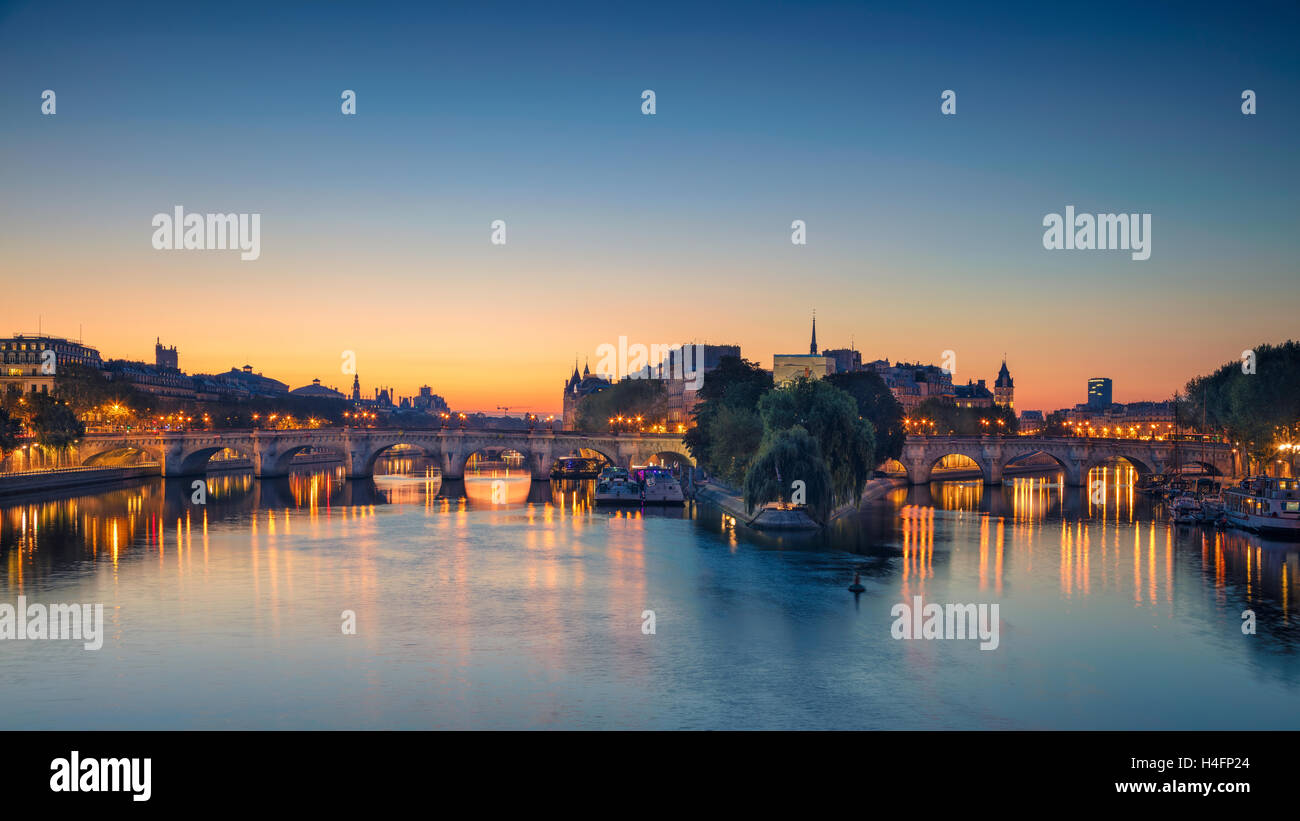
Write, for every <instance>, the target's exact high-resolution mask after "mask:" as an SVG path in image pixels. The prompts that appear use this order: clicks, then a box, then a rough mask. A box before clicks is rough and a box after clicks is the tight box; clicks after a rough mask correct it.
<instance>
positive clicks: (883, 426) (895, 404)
mask: <svg viewBox="0 0 1300 821" xmlns="http://www.w3.org/2000/svg"><path fill="white" fill-rule="evenodd" d="M826 381H828V382H830V383H831V384H832V385H834V386H835V387H837V388H839V389H840V390H842V391H844V392H845V393H847V394H848V395H849V396H852V397H853V399H854V401H856V402H857V403H858V415H859V416H861V417H862V418H864V419H866V420H867V421H868V422H870V423H871V426H872V427H873V428H875V431H876V455H875V460H876V464H877V465H881V464H884V463H885V461H886V460H888V459H897V458H899V457H900V456H902V455H903V445H904V444H905V443H906V441H907V431H905V430H904V429H903V417H904V411H903V406H902V404H901V403H900V402H899V401H898V400H897V399H895V398H894V393H893V391H891V390H890V389H889V386H888V385H886V384H885V380H883V379H881V378H880V374H877V373H873V372H872V371H853V372H851V373H834V374H831V375H830V376H828V377H826Z"/></svg>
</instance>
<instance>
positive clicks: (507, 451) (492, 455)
mask: <svg viewBox="0 0 1300 821" xmlns="http://www.w3.org/2000/svg"><path fill="white" fill-rule="evenodd" d="M535 460H536V457H534V455H533V452H532V450H531V449H529V448H527V447H524V446H523V445H522V444H521V443H516V442H509V443H504V444H500V445H484V446H482V447H477V448H475V449H473V450H471V451H469V452H467V453H465V454H463V455H458V457H457V460H456V468H457V471H458V475H460V476H464V475H465V471H467V470H473V469H474V468H475V467H476V466H479V467H487V468H497V467H500V468H503V469H508V470H527V471H529V475H531V474H532V472H533V470H534V465H533V463H534V461H535ZM546 467H547V469H548V470H549V469H550V465H547V466H546Z"/></svg>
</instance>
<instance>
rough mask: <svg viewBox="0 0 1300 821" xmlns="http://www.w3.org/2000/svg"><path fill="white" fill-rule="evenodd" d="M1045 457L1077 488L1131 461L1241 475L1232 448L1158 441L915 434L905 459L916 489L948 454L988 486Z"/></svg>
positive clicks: (1159, 468) (1142, 471)
mask: <svg viewBox="0 0 1300 821" xmlns="http://www.w3.org/2000/svg"><path fill="white" fill-rule="evenodd" d="M1039 453H1044V454H1047V455H1048V456H1050V457H1052V458H1053V459H1055V460H1056V462H1057V464H1059V465H1060V466H1061V470H1062V471H1063V472H1064V473H1065V483H1066V484H1067V485H1069V486H1071V487H1077V486H1080V485H1082V484H1083V483H1084V480H1085V479H1086V478H1087V476H1088V471H1089V470H1091V469H1092V468H1094V467H1096V466H1097V465H1099V464H1101V463H1103V462H1106V461H1107V460H1111V459H1124V460H1126V461H1128V462H1130V463H1131V464H1132V465H1133V467H1134V468H1135V469H1136V470H1137V472H1138V475H1139V476H1145V475H1148V474H1152V473H1170V472H1172V471H1173V469H1174V466H1175V465H1178V466H1179V467H1180V468H1185V467H1190V466H1192V465H1200V466H1201V467H1202V468H1204V469H1205V470H1207V471H1208V472H1210V473H1211V474H1217V475H1220V476H1224V475H1236V469H1235V456H1236V454H1235V453H1234V451H1233V448H1232V446H1231V445H1227V444H1222V443H1217V442H1216V443H1209V442H1207V443H1205V444H1204V445H1202V444H1201V443H1200V442H1187V441H1180V442H1177V452H1176V453H1175V443H1174V442H1172V441H1153V440H1145V439H1099V438H1093V437H1074V436H1062V437H1036V436H921V435H909V436H908V437H907V441H906V443H905V444H904V445H903V454H902V456H901V457H899V460H898V461H900V462H901V463H902V465H903V467H904V468H905V469H906V470H907V480H908V482H910V483H911V484H914V485H923V484H926V483H928V482H929V481H930V474H931V472H932V471H933V470H934V466H935V463H936V462H938V461H939V460H940V459H942V458H943V457H945V456H949V455H952V454H960V455H962V456H967V457H969V458H970V459H972V460H974V462H975V463H976V464H977V465H979V468H980V472H981V473H983V474H984V482H985V483H986V484H994V485H996V484H1001V483H1002V473H1003V471H1004V470H1006V468H1007V466H1008V465H1012V464H1013V463H1015V462H1018V461H1020V460H1022V459H1024V458H1026V457H1029V456H1033V455H1035V454H1039Z"/></svg>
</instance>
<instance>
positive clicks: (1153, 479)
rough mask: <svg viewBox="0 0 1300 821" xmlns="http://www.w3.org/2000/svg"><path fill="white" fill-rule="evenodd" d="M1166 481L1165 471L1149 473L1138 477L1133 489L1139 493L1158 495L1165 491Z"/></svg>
mask: <svg viewBox="0 0 1300 821" xmlns="http://www.w3.org/2000/svg"><path fill="white" fill-rule="evenodd" d="M1165 481H1166V479H1165V475H1164V474H1163V473H1148V474H1147V475H1145V476H1139V477H1138V480H1137V482H1135V483H1134V484H1133V489H1134V490H1136V491H1137V492H1138V493H1152V494H1155V495H1157V496H1158V495H1160V494H1161V493H1163V492H1164V489H1165Z"/></svg>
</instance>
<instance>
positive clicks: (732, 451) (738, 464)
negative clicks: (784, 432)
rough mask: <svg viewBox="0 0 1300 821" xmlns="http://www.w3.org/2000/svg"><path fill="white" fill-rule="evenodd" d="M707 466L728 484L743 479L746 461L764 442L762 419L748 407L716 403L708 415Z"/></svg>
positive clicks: (752, 456)
mask: <svg viewBox="0 0 1300 821" xmlns="http://www.w3.org/2000/svg"><path fill="white" fill-rule="evenodd" d="M706 424H707V425H709V428H710V430H709V441H710V445H709V459H710V465H709V469H710V470H712V471H713V472H714V473H715V474H717V475H718V476H719V477H721V478H722V479H723V481H725V482H727V483H728V484H731V485H736V486H739V485H740V484H741V483H742V482H743V481H745V472H746V471H747V470H748V469H749V463H750V461H751V460H752V459H753V458H754V454H756V453H758V450H759V447H760V446H761V445H762V444H763V419H762V417H760V416H759V415H758V411H756V410H752V409H750V408H744V407H736V408H733V407H731V406H730V405H726V404H722V405H719V406H718V407H717V409H716V411H715V412H714V413H712V414H710V418H709V421H708V422H707V423H706Z"/></svg>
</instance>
